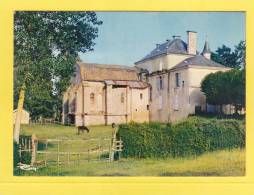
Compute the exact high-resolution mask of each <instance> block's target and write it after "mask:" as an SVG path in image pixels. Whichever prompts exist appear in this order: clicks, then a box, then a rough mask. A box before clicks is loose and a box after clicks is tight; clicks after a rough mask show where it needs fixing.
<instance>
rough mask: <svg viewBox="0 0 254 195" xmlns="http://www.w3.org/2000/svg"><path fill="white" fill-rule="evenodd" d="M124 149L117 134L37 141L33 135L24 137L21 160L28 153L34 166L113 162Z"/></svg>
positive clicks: (21, 146) (20, 148) (21, 142)
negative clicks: (91, 137) (109, 136)
mask: <svg viewBox="0 0 254 195" xmlns="http://www.w3.org/2000/svg"><path fill="white" fill-rule="evenodd" d="M122 149H123V142H122V140H121V139H120V140H117V139H116V134H115V133H113V135H112V138H102V137H100V138H93V139H36V137H35V136H34V135H33V136H32V137H31V136H30V137H29V136H28V137H22V139H21V140H20V144H19V154H20V159H22V155H23V154H24V152H28V153H30V154H31V165H34V166H51V165H57V166H59V165H64V164H81V163H87V162H112V161H114V156H115V154H116V153H117V154H118V158H120V157H121V152H122Z"/></svg>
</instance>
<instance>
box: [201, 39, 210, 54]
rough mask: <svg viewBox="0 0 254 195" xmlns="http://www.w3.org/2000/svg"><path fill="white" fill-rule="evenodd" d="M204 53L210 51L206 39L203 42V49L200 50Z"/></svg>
mask: <svg viewBox="0 0 254 195" xmlns="http://www.w3.org/2000/svg"><path fill="white" fill-rule="evenodd" d="M204 53H211V50H210V47H209V45H208V42H207V41H206V42H205V45H204V49H203V51H202V54H204Z"/></svg>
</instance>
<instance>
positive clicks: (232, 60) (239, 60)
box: [211, 41, 246, 69]
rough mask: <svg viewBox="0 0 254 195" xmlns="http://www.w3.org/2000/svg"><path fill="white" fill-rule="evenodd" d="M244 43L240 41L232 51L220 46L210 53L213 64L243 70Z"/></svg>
mask: <svg viewBox="0 0 254 195" xmlns="http://www.w3.org/2000/svg"><path fill="white" fill-rule="evenodd" d="M245 50H246V46H245V41H240V42H239V43H238V44H237V45H236V46H235V47H234V49H231V48H230V47H227V46H226V45H222V46H221V47H218V49H217V50H216V51H215V52H213V53H212V55H211V58H212V60H214V61H215V62H218V63H220V64H223V65H224V66H228V67H231V68H238V69H239V68H245Z"/></svg>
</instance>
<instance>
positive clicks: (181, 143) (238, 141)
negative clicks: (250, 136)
mask: <svg viewBox="0 0 254 195" xmlns="http://www.w3.org/2000/svg"><path fill="white" fill-rule="evenodd" d="M117 137H118V138H119V137H121V139H122V140H123V143H124V150H123V154H122V155H123V156H124V157H138V158H147V157H184V156H189V155H199V154H202V153H204V152H207V151H214V150H219V149H230V148H239V147H244V146H245V128H244V122H243V121H240V120H232V119H221V120H220V119H209V120H208V119H200V118H198V117H193V118H189V119H187V120H186V121H184V122H181V123H178V124H175V125H172V124H160V123H142V124H138V123H134V122H131V123H130V124H122V125H120V126H119V130H118V132H117Z"/></svg>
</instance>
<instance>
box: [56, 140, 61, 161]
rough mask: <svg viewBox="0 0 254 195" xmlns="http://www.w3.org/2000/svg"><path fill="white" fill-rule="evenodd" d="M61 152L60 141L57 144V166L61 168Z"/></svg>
mask: <svg viewBox="0 0 254 195" xmlns="http://www.w3.org/2000/svg"><path fill="white" fill-rule="evenodd" d="M59 152H60V143H59V140H58V142H57V166H59V161H60V156H59Z"/></svg>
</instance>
